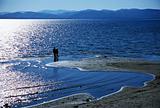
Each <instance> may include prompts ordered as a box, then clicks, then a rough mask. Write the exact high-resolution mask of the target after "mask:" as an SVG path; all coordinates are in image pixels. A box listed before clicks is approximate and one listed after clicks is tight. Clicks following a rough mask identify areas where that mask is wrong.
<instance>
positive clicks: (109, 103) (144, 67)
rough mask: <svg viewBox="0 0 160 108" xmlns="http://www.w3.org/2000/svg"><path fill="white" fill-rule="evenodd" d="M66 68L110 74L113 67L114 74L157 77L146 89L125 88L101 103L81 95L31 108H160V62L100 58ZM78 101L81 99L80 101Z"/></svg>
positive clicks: (102, 99)
mask: <svg viewBox="0 0 160 108" xmlns="http://www.w3.org/2000/svg"><path fill="white" fill-rule="evenodd" d="M93 61H94V62H93ZM97 63H98V65H97ZM57 65H58V66H59V65H62V67H63V66H64V64H63V63H62V64H57ZM65 66H66V65H65ZM67 66H68V67H69V66H70V67H77V66H79V67H80V68H83V69H84V70H85V69H91V68H92V69H93V70H99V69H100V70H107V69H108V67H110V69H111V70H117V69H119V70H130V71H132V70H133V71H138V72H143V73H148V74H153V75H155V80H153V81H151V82H148V83H147V85H146V86H145V87H142V88H131V87H125V88H123V90H121V91H120V92H118V93H116V94H113V95H110V96H104V97H103V98H101V99H98V100H94V99H93V98H89V97H90V96H89V95H88V94H79V95H75V96H74V95H73V96H68V97H64V98H62V99H58V100H54V101H50V102H46V103H43V104H39V105H35V106H31V107H32V108H44V107H45V108H160V98H159V97H160V87H159V84H160V73H159V72H160V62H159V61H158V62H153V61H143V60H140V61H138V60H132V59H125V58H124V59H121V60H120V59H117V58H112V59H110V60H108V59H101V58H98V59H97V60H94V59H85V60H82V61H81V64H78V62H76V63H75V62H74V63H70V64H69V65H67ZM67 66H66V67H67ZM93 67H94V68H93ZM106 67H107V68H106ZM77 98H79V99H78V100H77Z"/></svg>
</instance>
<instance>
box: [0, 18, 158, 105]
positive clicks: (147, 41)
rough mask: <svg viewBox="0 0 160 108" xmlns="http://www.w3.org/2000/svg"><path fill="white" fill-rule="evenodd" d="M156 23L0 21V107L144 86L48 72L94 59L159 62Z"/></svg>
mask: <svg viewBox="0 0 160 108" xmlns="http://www.w3.org/2000/svg"><path fill="white" fill-rule="evenodd" d="M159 23H160V21H154V20H153V21H152V20H151V21H107V20H0V87H1V88H0V106H2V105H3V104H4V103H10V104H12V106H13V107H22V106H27V105H33V104H37V103H41V102H44V101H48V100H52V99H56V98H59V97H63V96H68V95H71V94H75V93H90V94H91V95H93V96H95V97H96V98H100V97H101V96H104V95H108V94H110V93H113V92H116V91H117V90H119V89H120V88H121V87H123V86H132V87H142V86H144V82H146V81H150V80H152V79H153V76H152V75H148V74H142V73H139V72H126V71H125V72H123V71H117V72H112V71H105V72H104V71H85V72H83V71H80V70H78V69H71V68H60V67H47V66H46V64H48V63H51V62H53V58H52V49H53V47H58V48H59V52H60V61H63V60H80V59H82V58H93V57H95V56H97V55H106V56H118V57H132V58H141V59H146V60H151V61H157V60H158V61H159V60H160V46H159V45H160V36H159V35H160V31H159V29H160V25H159Z"/></svg>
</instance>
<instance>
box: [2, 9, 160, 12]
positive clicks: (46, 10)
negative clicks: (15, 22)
mask: <svg viewBox="0 0 160 108" xmlns="http://www.w3.org/2000/svg"><path fill="white" fill-rule="evenodd" d="M132 9H137V10H147V9H150V10H160V8H120V9H92V8H88V9H79V10H78V9H75V10H74V9H42V10H36V11H34V10H21V11H20V10H19V11H0V13H14V12H40V11H84V10H95V11H102V10H108V11H118V10H132Z"/></svg>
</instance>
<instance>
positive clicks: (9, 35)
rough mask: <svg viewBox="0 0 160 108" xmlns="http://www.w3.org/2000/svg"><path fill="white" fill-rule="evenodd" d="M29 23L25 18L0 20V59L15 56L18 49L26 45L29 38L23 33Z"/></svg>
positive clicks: (26, 31) (26, 30)
mask: <svg viewBox="0 0 160 108" xmlns="http://www.w3.org/2000/svg"><path fill="white" fill-rule="evenodd" d="M31 24H32V21H25V20H7V19H3V20H0V59H3V58H13V57H16V56H17V55H18V53H17V52H18V50H19V49H20V48H21V47H25V46H27V44H28V41H29V38H26V37H25V35H26V34H28V29H29V25H31ZM24 25H25V26H24ZM24 53H25V52H24Z"/></svg>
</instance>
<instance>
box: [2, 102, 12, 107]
mask: <svg viewBox="0 0 160 108" xmlns="http://www.w3.org/2000/svg"><path fill="white" fill-rule="evenodd" d="M3 106H4V108H11V106H9V105H8V104H7V103H6V104H4V105H3Z"/></svg>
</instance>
